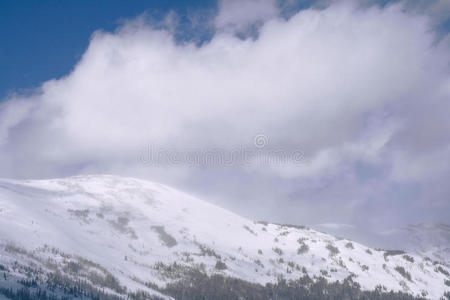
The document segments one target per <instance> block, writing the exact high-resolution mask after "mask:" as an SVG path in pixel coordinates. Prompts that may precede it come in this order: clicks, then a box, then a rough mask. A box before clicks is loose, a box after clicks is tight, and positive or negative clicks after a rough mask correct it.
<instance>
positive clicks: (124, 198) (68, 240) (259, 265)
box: [0, 175, 450, 299]
mask: <svg viewBox="0 0 450 300" xmlns="http://www.w3.org/2000/svg"><path fill="white" fill-rule="evenodd" d="M74 262H78V263H80V262H82V263H83V266H84V268H83V269H81V270H78V271H79V272H78V273H77V274H78V275H79V274H80V273H83V272H85V274H90V276H91V277H86V278H90V279H89V280H91V281H92V276H93V275H92V274H96V275H98V276H100V278H103V279H105V278H106V279H107V278H117V279H118V281H119V282H120V284H121V285H123V286H126V287H127V289H128V290H131V291H133V290H136V291H137V290H144V291H146V292H148V293H150V294H155V295H159V296H161V297H163V298H164V297H165V296H164V295H161V294H159V293H158V292H157V291H156V290H154V289H152V288H151V286H152V285H153V284H156V285H158V286H163V285H165V284H166V283H168V282H171V281H173V280H176V278H173V276H171V274H170V273H169V272H167V269H168V266H171V265H173V264H174V263H176V264H177V266H187V267H195V268H199V269H201V270H204V272H206V273H208V274H213V273H220V274H224V275H227V276H232V277H237V278H240V279H243V280H246V281H251V282H257V283H262V284H265V283H267V282H275V281H276V280H277V279H278V278H279V277H280V276H283V277H284V278H286V279H297V278H299V277H302V276H304V275H305V274H308V275H309V276H310V277H314V276H316V277H320V276H322V277H325V278H326V279H327V280H328V281H336V280H344V279H345V278H347V277H349V276H352V277H353V280H354V281H355V282H358V283H359V284H360V285H361V288H362V289H366V290H373V289H375V288H376V287H377V286H381V287H382V289H384V290H387V291H389V290H393V291H402V292H405V293H409V294H412V295H416V296H424V297H426V298H430V299H440V298H441V297H442V296H443V295H444V293H445V292H448V291H450V287H449V285H448V284H449V283H450V276H449V272H450V270H449V268H448V265H447V264H445V263H442V262H437V261H433V260H432V259H430V258H428V257H426V256H424V255H421V254H420V253H414V254H408V253H403V252H402V251H383V250H375V249H371V248H368V247H366V246H364V245H361V244H359V243H356V242H352V241H349V240H344V239H338V238H336V237H333V236H331V235H328V234H324V233H321V232H319V231H315V230H312V229H309V228H306V227H302V226H291V225H277V224H268V223H265V222H254V221H251V220H248V219H245V218H243V217H240V216H238V215H236V214H234V213H232V212H230V211H227V210H225V209H222V208H220V207H217V206H215V205H212V204H209V203H208V202H204V201H201V200H199V199H196V198H194V197H192V196H189V195H187V194H184V193H182V192H179V191H176V190H174V189H172V188H169V187H167V186H164V185H161V184H156V183H152V182H147V181H143V180H137V179H133V178H123V177H117V176H107V175H102V176H77V177H71V178H66V179H54V180H32V181H18V180H0V287H1V286H6V285H8V284H9V285H12V284H16V283H14V282H15V281H14V280H13V279H14V278H21V277H25V276H26V273H27V272H26V270H27V266H29V267H32V268H41V269H42V270H43V272H44V273H45V271H49V272H50V271H52V270H53V271H54V270H55V268H59V267H58V265H59V266H63V268H62V269H61V271H62V272H66V273H67V274H68V275H70V276H72V275H71V274H74V273H76V272H72V271H73V270H72V269H73V268H74V266H76V264H74ZM2 268H3V269H8V270H9V271H10V272H9V275H10V274H13V275H14V276H13V277H11V276H10V277H9V279H8V278H5V277H7V276H2ZM71 268H72V269H71ZM71 270H72V271H71ZM78 275H77V276H78ZM110 275H111V276H110ZM73 276H75V275H73ZM108 276H110V277H108ZM103 279H102V280H103ZM106 279H105V280H106ZM13 281H14V282H13ZM113 286H114V285H111V293H117V294H120V293H119V291H118V290H115V289H114V287H113Z"/></svg>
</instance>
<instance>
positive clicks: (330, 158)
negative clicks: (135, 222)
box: [0, 1, 450, 222]
mask: <svg viewBox="0 0 450 300" xmlns="http://www.w3.org/2000/svg"><path fill="white" fill-rule="evenodd" d="M238 5H239V7H238ZM237 11H239V13H237ZM250 12H251V14H250ZM257 21H258V22H261V24H262V25H261V27H260V29H259V35H258V38H256V39H245V40H243V39H240V38H237V37H236V36H234V35H233V33H232V32H230V31H228V30H219V31H218V32H217V33H216V35H215V36H214V37H213V38H212V40H211V41H210V42H207V43H204V44H203V45H202V46H195V45H194V44H189V43H182V44H179V43H176V42H175V41H174V38H173V35H172V33H171V32H169V31H165V30H157V29H154V28H152V27H151V26H150V25H145V23H143V22H138V23H133V24H131V25H125V26H124V27H123V28H121V29H120V30H118V31H117V32H115V33H104V32H97V33H95V34H94V35H93V37H92V40H91V42H90V46H89V48H88V50H87V51H86V53H85V54H84V55H83V58H82V59H81V61H80V62H79V63H78V64H77V65H76V66H75V69H74V71H73V72H72V73H71V74H68V75H67V76H66V77H64V78H61V79H58V80H53V81H49V82H46V83H45V84H44V85H43V86H42V89H41V90H42V91H41V92H40V93H39V94H36V95H33V96H32V97H29V98H26V97H25V98H23V97H22V98H19V97H13V98H12V99H10V100H9V101H8V102H7V103H6V104H3V106H2V108H0V176H5V177H49V176H62V175H70V174H74V173H80V172H89V173H93V172H95V173H100V172H115V173H119V174H127V175H133V174H134V175H137V176H141V177H148V178H151V179H156V180H163V181H166V182H169V183H171V184H175V185H178V186H183V187H186V188H187V189H190V190H194V191H197V192H198V193H211V189H213V187H214V186H215V184H217V185H216V187H217V189H216V194H222V196H223V198H228V199H230V198H232V197H238V196H240V195H246V196H248V201H247V202H246V203H244V204H241V203H238V202H239V201H237V200H236V202H233V204H229V206H234V207H235V208H236V207H237V209H238V210H249V209H251V208H252V207H253V208H254V207H255V205H254V203H255V201H268V200H264V199H262V198H260V197H259V196H258V195H260V194H261V191H262V189H263V190H264V193H265V196H267V197H268V198H269V197H270V196H271V195H272V196H275V195H277V196H280V195H279V194H278V192H277V193H275V192H273V191H272V192H271V190H273V189H274V188H279V187H280V186H281V187H282V188H285V189H286V191H285V192H284V193H283V195H282V197H284V198H285V199H281V200H280V201H284V200H286V199H292V198H293V197H297V196H295V195H301V196H298V197H297V198H295V200H296V201H299V203H300V204H299V207H303V206H308V207H310V211H311V212H310V213H309V214H306V215H304V218H308V217H310V218H312V217H316V216H317V215H318V214H322V213H323V210H324V207H330V206H333V205H335V204H333V203H334V202H333V201H340V204H341V206H342V207H346V208H342V209H341V211H342V213H341V214H340V213H339V210H338V209H336V210H335V215H334V216H333V218H336V219H333V220H324V221H342V222H352V221H353V219H352V218H355V215H356V214H358V213H359V211H358V209H361V208H360V206H358V205H359V204H358V203H361V201H362V203H364V201H365V200H364V199H369V198H373V197H377V196H379V197H384V195H383V194H381V193H383V192H384V191H385V190H387V189H389V186H393V185H395V184H397V183H398V181H399V180H398V179H399V178H406V179H405V180H406V182H411V181H412V180H414V182H417V180H418V181H419V184H420V183H421V182H423V183H424V186H423V188H424V189H434V188H436V187H435V186H434V185H433V184H432V182H433V181H432V180H431V181H430V180H429V179H430V178H434V177H433V176H437V175H436V174H439V178H440V179H442V178H448V177H449V172H450V169H449V167H448V166H450V164H447V165H443V164H439V163H438V162H439V161H440V160H441V161H445V162H447V161H448V157H449V156H448V150H445V149H448V146H449V141H448V128H449V127H448V125H450V124H449V121H448V113H449V112H450V107H449V104H448V99H449V96H450V89H449V88H448V86H449V70H448V63H449V53H450V51H448V50H449V44H448V41H446V40H442V41H441V42H440V43H439V44H433V42H434V41H435V36H434V33H433V31H431V30H429V27H428V26H429V24H428V19H427V18H425V17H423V16H418V15H413V14H409V13H408V12H405V11H404V10H402V9H401V7H399V6H390V7H388V8H386V9H379V8H375V7H372V8H364V9H363V8H356V7H355V6H353V5H350V4H349V3H347V2H345V3H338V4H335V5H332V6H329V7H327V8H325V9H322V10H315V9H310V10H304V11H300V12H299V13H298V14H296V15H294V16H293V17H291V18H290V19H289V20H283V19H280V18H278V17H277V12H276V9H275V7H274V2H270V1H268V2H265V1H264V2H261V1H248V2H236V1H225V2H222V4H221V10H220V11H219V13H218V16H217V17H216V19H215V22H216V26H217V27H218V28H226V27H228V26H232V28H233V29H232V30H233V31H234V32H236V30H237V31H239V30H240V28H244V27H246V26H248V25H249V24H253V23H254V22H257ZM242 26H244V27H242ZM430 122H431V123H430ZM430 124H431V125H430ZM421 129H423V131H422V132H421V131H420V130H421ZM259 133H263V134H265V135H267V136H268V137H270V146H272V147H275V148H278V149H284V150H286V151H293V150H301V151H303V153H304V155H305V163H303V164H296V165H274V166H271V167H270V168H257V167H256V168H245V167H242V166H238V165H236V166H231V167H227V168H225V169H226V170H225V171H224V170H221V169H220V168H217V169H212V170H208V172H207V173H205V172H203V171H202V170H201V168H200V170H199V169H197V168H193V167H192V166H183V165H182V164H176V165H168V166H166V167H161V166H160V167H158V168H152V167H151V166H149V165H148V164H143V163H142V162H140V161H139V155H140V154H141V151H142V149H144V148H145V147H146V146H147V145H148V144H152V145H155V146H156V147H159V148H160V149H169V150H174V149H178V150H180V149H181V150H183V149H197V150H202V149H217V148H219V149H223V150H227V151H230V150H232V149H236V148H238V147H240V146H244V147H252V146H253V137H254V136H255V135H257V134H259ZM417 153H419V154H420V158H421V159H418V160H416V159H415V158H417V157H418V156H417V155H418V154H417ZM399 158H400V159H399ZM359 161H363V162H365V163H366V164H367V165H370V168H369V167H365V168H366V169H367V170H366V169H364V170H363V171H362V172H363V173H364V172H365V173H374V171H373V170H372V169H380V172H381V174H383V178H378V179H377V180H376V181H370V183H368V182H360V181H358V178H356V177H357V175H355V174H353V172H354V170H353V169H354V165H355V164H356V163H358V162H359ZM430 162H431V163H430ZM405 164H407V165H408V168H405ZM369 169H370V170H369ZM399 170H400V171H399ZM406 170H411V172H409V171H408V173H409V177H405V176H404V172H406ZM205 174H206V175H205ZM386 174H390V175H389V176H385V175H386ZM369 175H370V174H369ZM412 175H414V176H413V177H414V178H412V177H411V176H412ZM371 176H372V175H371ZM235 178H239V180H237V181H238V182H236V179H235ZM250 178H251V179H250ZM212 180H215V183H214V184H212V183H211V181H212ZM194 181H195V182H194ZM219 181H220V187H218V185H219V184H218V182H219ZM248 181H251V182H252V183H248ZM293 181H295V182H296V183H295V184H292V182H293ZM400 181H401V182H402V183H404V181H402V180H400ZM373 182H377V184H380V186H383V189H380V190H382V191H380V190H377V189H375V188H374V187H372V186H370V184H373ZM430 182H431V183H430ZM308 184H310V186H308ZM261 185H264V187H261ZM328 187H329V188H330V192H329V193H328V192H327V191H326V190H325V188H328ZM318 190H320V193H319V194H320V200H317V199H318V198H317V197H319V196H318V195H319V194H317V196H316V195H315V194H314V193H317V191H318ZM293 195H294V196H293ZM448 196H449V195H448V194H446V193H443V195H438V196H437V197H440V198H439V199H437V200H436V203H440V204H441V205H447V206H448V205H449V203H448V200H442V197H447V198H446V199H448ZM308 197H310V198H311V199H316V200H315V201H316V202H317V203H318V204H317V205H318V208H317V213H314V210H315V206H314V205H315V204H314V203H313V202H308ZM278 199H279V198H278ZM330 199H333V200H330ZM336 199H337V200H336ZM223 201H224V200H223ZM327 201H328V202H327ZM319 202H320V203H319ZM355 203H356V204H355ZM347 204H348V205H347ZM252 205H253V206H252ZM327 205H328V206H327ZM346 205H347V206H346ZM244 206H246V207H245V208H244ZM363 206H364V205H363ZM268 207H269V206H268ZM283 209H284V210H286V211H289V207H288V206H285V207H284V208H283V205H280V210H281V211H283ZM291 213H292V212H289V214H291ZM261 214H263V213H261ZM280 214H282V213H280ZM289 214H288V215H289ZM339 218H341V219H339ZM338 219H339V220H338ZM303 222H308V220H307V219H306V220H303ZM317 222H319V221H317Z"/></svg>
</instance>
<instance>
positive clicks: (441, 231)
mask: <svg viewBox="0 0 450 300" xmlns="http://www.w3.org/2000/svg"><path fill="white" fill-rule="evenodd" d="M312 228H314V229H317V230H319V231H322V232H325V233H329V234H332V235H334V236H339V237H345V238H348V239H352V240H355V241H359V242H361V243H363V244H367V245H370V246H371V247H374V248H382V249H400V250H404V251H407V252H411V253H415V254H418V255H421V256H427V257H429V258H431V259H432V260H434V261H439V262H442V263H444V264H446V265H447V266H450V225H447V224H443V223H420V224H410V225H407V226H404V227H397V228H391V229H389V230H383V231H369V230H361V229H360V228H357V227H355V226H352V225H348V224H334V223H327V224H317V225H313V226H312Z"/></svg>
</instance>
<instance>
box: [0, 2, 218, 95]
mask: <svg viewBox="0 0 450 300" xmlns="http://www.w3.org/2000/svg"><path fill="white" fill-rule="evenodd" d="M216 5H217V3H215V2H214V1H208V0H195V1H183V0H178V1H177V0H170V1H158V0H136V1H124V0H123V1H120V0H111V1H107V0H99V1H87V0H80V1H57V0H50V1H49V0H43V1H24V0H18V1H0V37H1V42H0V66H1V68H0V99H3V98H4V97H5V96H6V95H7V94H8V93H10V92H13V91H21V90H22V91H23V89H30V88H33V87H37V86H39V85H40V84H41V83H42V82H44V81H46V80H49V79H51V78H58V77H61V76H63V75H66V74H67V73H68V72H69V71H70V70H71V69H72V68H73V66H74V65H75V63H76V62H77V61H78V60H79V59H80V58H81V56H82V54H83V53H84V51H85V50H86V47H87V46H88V44H89V38H90V36H91V34H92V33H93V32H94V31H95V30H99V29H102V30H105V31H113V30H114V29H115V28H116V27H117V26H119V25H120V24H121V22H122V21H123V20H125V19H132V18H135V17H136V16H138V15H140V14H142V13H144V12H148V13H151V15H152V17H156V18H158V17H162V16H164V15H165V14H166V13H167V12H168V11H169V10H173V11H176V12H177V13H178V14H180V15H181V16H183V15H186V13H187V12H188V11H189V10H195V9H213V10H214V9H215V7H216Z"/></svg>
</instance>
